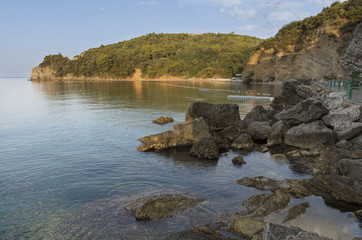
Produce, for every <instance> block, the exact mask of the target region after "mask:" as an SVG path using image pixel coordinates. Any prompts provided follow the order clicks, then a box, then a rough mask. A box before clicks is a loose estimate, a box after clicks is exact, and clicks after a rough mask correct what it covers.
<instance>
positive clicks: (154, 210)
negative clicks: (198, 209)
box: [126, 194, 204, 221]
mask: <svg viewBox="0 0 362 240" xmlns="http://www.w3.org/2000/svg"><path fill="white" fill-rule="evenodd" d="M203 201H204V200H203V199H196V198H191V197H189V196H188V195H186V194H178V195H172V194H163V195H158V196H152V197H146V198H140V199H136V200H134V201H132V202H131V203H130V204H129V205H128V206H127V207H126V209H127V210H128V211H129V212H130V213H131V214H132V215H133V216H134V217H135V218H136V220H139V221H149V220H157V219H166V218H170V217H172V216H174V215H176V214H178V213H181V212H184V211H186V210H187V209H189V208H191V207H194V206H195V205H197V204H199V203H201V202H203Z"/></svg>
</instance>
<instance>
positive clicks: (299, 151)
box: [287, 149, 313, 158]
mask: <svg viewBox="0 0 362 240" xmlns="http://www.w3.org/2000/svg"><path fill="white" fill-rule="evenodd" d="M287 155H288V156H289V157H293V158H305V157H312V156H313V154H312V153H311V152H310V151H307V150H304V149H297V150H293V151H290V152H287Z"/></svg>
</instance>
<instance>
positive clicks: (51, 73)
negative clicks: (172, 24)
mask: <svg viewBox="0 0 362 240" xmlns="http://www.w3.org/2000/svg"><path fill="white" fill-rule="evenodd" d="M261 41H262V40H261V39H258V38H255V37H249V36H241V35H237V34H233V33H231V34H213V33H206V34H201V35H197V34H154V33H152V34H148V35H146V36H141V37H138V38H135V39H131V40H129V41H123V42H119V43H116V44H111V45H107V46H103V45H102V46H100V47H98V48H93V49H89V50H87V51H85V52H83V53H82V54H80V55H79V56H75V57H74V58H73V60H70V59H68V58H67V57H63V56H62V55H61V54H58V55H49V56H46V57H45V58H44V61H43V62H42V63H41V64H40V65H39V66H38V67H36V68H34V69H33V71H32V77H31V78H32V80H42V79H78V78H85V79H127V78H132V77H133V78H143V79H158V78H172V77H183V78H193V77H199V78H231V77H232V76H233V74H236V73H241V72H242V70H243V68H244V66H245V64H246V63H247V61H248V59H249V57H250V56H251V55H252V54H253V53H254V52H255V49H256V47H257V45H258V44H259V43H261ZM136 70H137V71H136Z"/></svg>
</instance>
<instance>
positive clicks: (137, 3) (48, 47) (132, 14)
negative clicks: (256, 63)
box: [0, 0, 334, 77]
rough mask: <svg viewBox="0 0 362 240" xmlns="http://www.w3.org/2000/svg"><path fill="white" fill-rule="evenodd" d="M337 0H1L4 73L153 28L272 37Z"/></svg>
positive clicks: (22, 72) (25, 72)
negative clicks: (287, 25) (50, 57)
mask: <svg viewBox="0 0 362 240" xmlns="http://www.w3.org/2000/svg"><path fill="white" fill-rule="evenodd" d="M332 2H334V0H62V1H56V0H0V77H5V76H6V77H15V76H24V77H27V76H30V73H31V69H32V68H33V67H35V66H37V65H39V63H41V62H42V61H43V58H44V56H46V55H49V54H58V53H62V54H63V56H67V57H69V58H72V57H73V56H75V55H78V54H80V53H81V52H83V51H85V50H87V49H89V48H95V47H99V46H100V45H101V44H103V45H106V44H111V43H117V42H120V41H123V40H129V39H132V38H135V37H139V36H142V35H145V34H148V33H152V32H155V33H206V32H213V33H231V32H234V33H236V34H242V35H250V36H256V37H259V38H269V37H272V36H274V35H275V34H276V33H277V32H278V30H279V29H280V28H281V27H282V26H284V25H286V24H288V23H289V22H292V21H295V20H302V19H304V18H305V17H309V16H312V15H316V14H318V13H319V12H320V11H321V10H322V9H323V7H326V6H329V5H330V4H331V3H332Z"/></svg>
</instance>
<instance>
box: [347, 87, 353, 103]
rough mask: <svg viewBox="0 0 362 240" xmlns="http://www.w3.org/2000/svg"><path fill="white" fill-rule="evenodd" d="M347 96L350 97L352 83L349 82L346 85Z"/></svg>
mask: <svg viewBox="0 0 362 240" xmlns="http://www.w3.org/2000/svg"><path fill="white" fill-rule="evenodd" d="M347 98H348V99H349V100H351V99H352V84H351V83H348V87H347Z"/></svg>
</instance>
